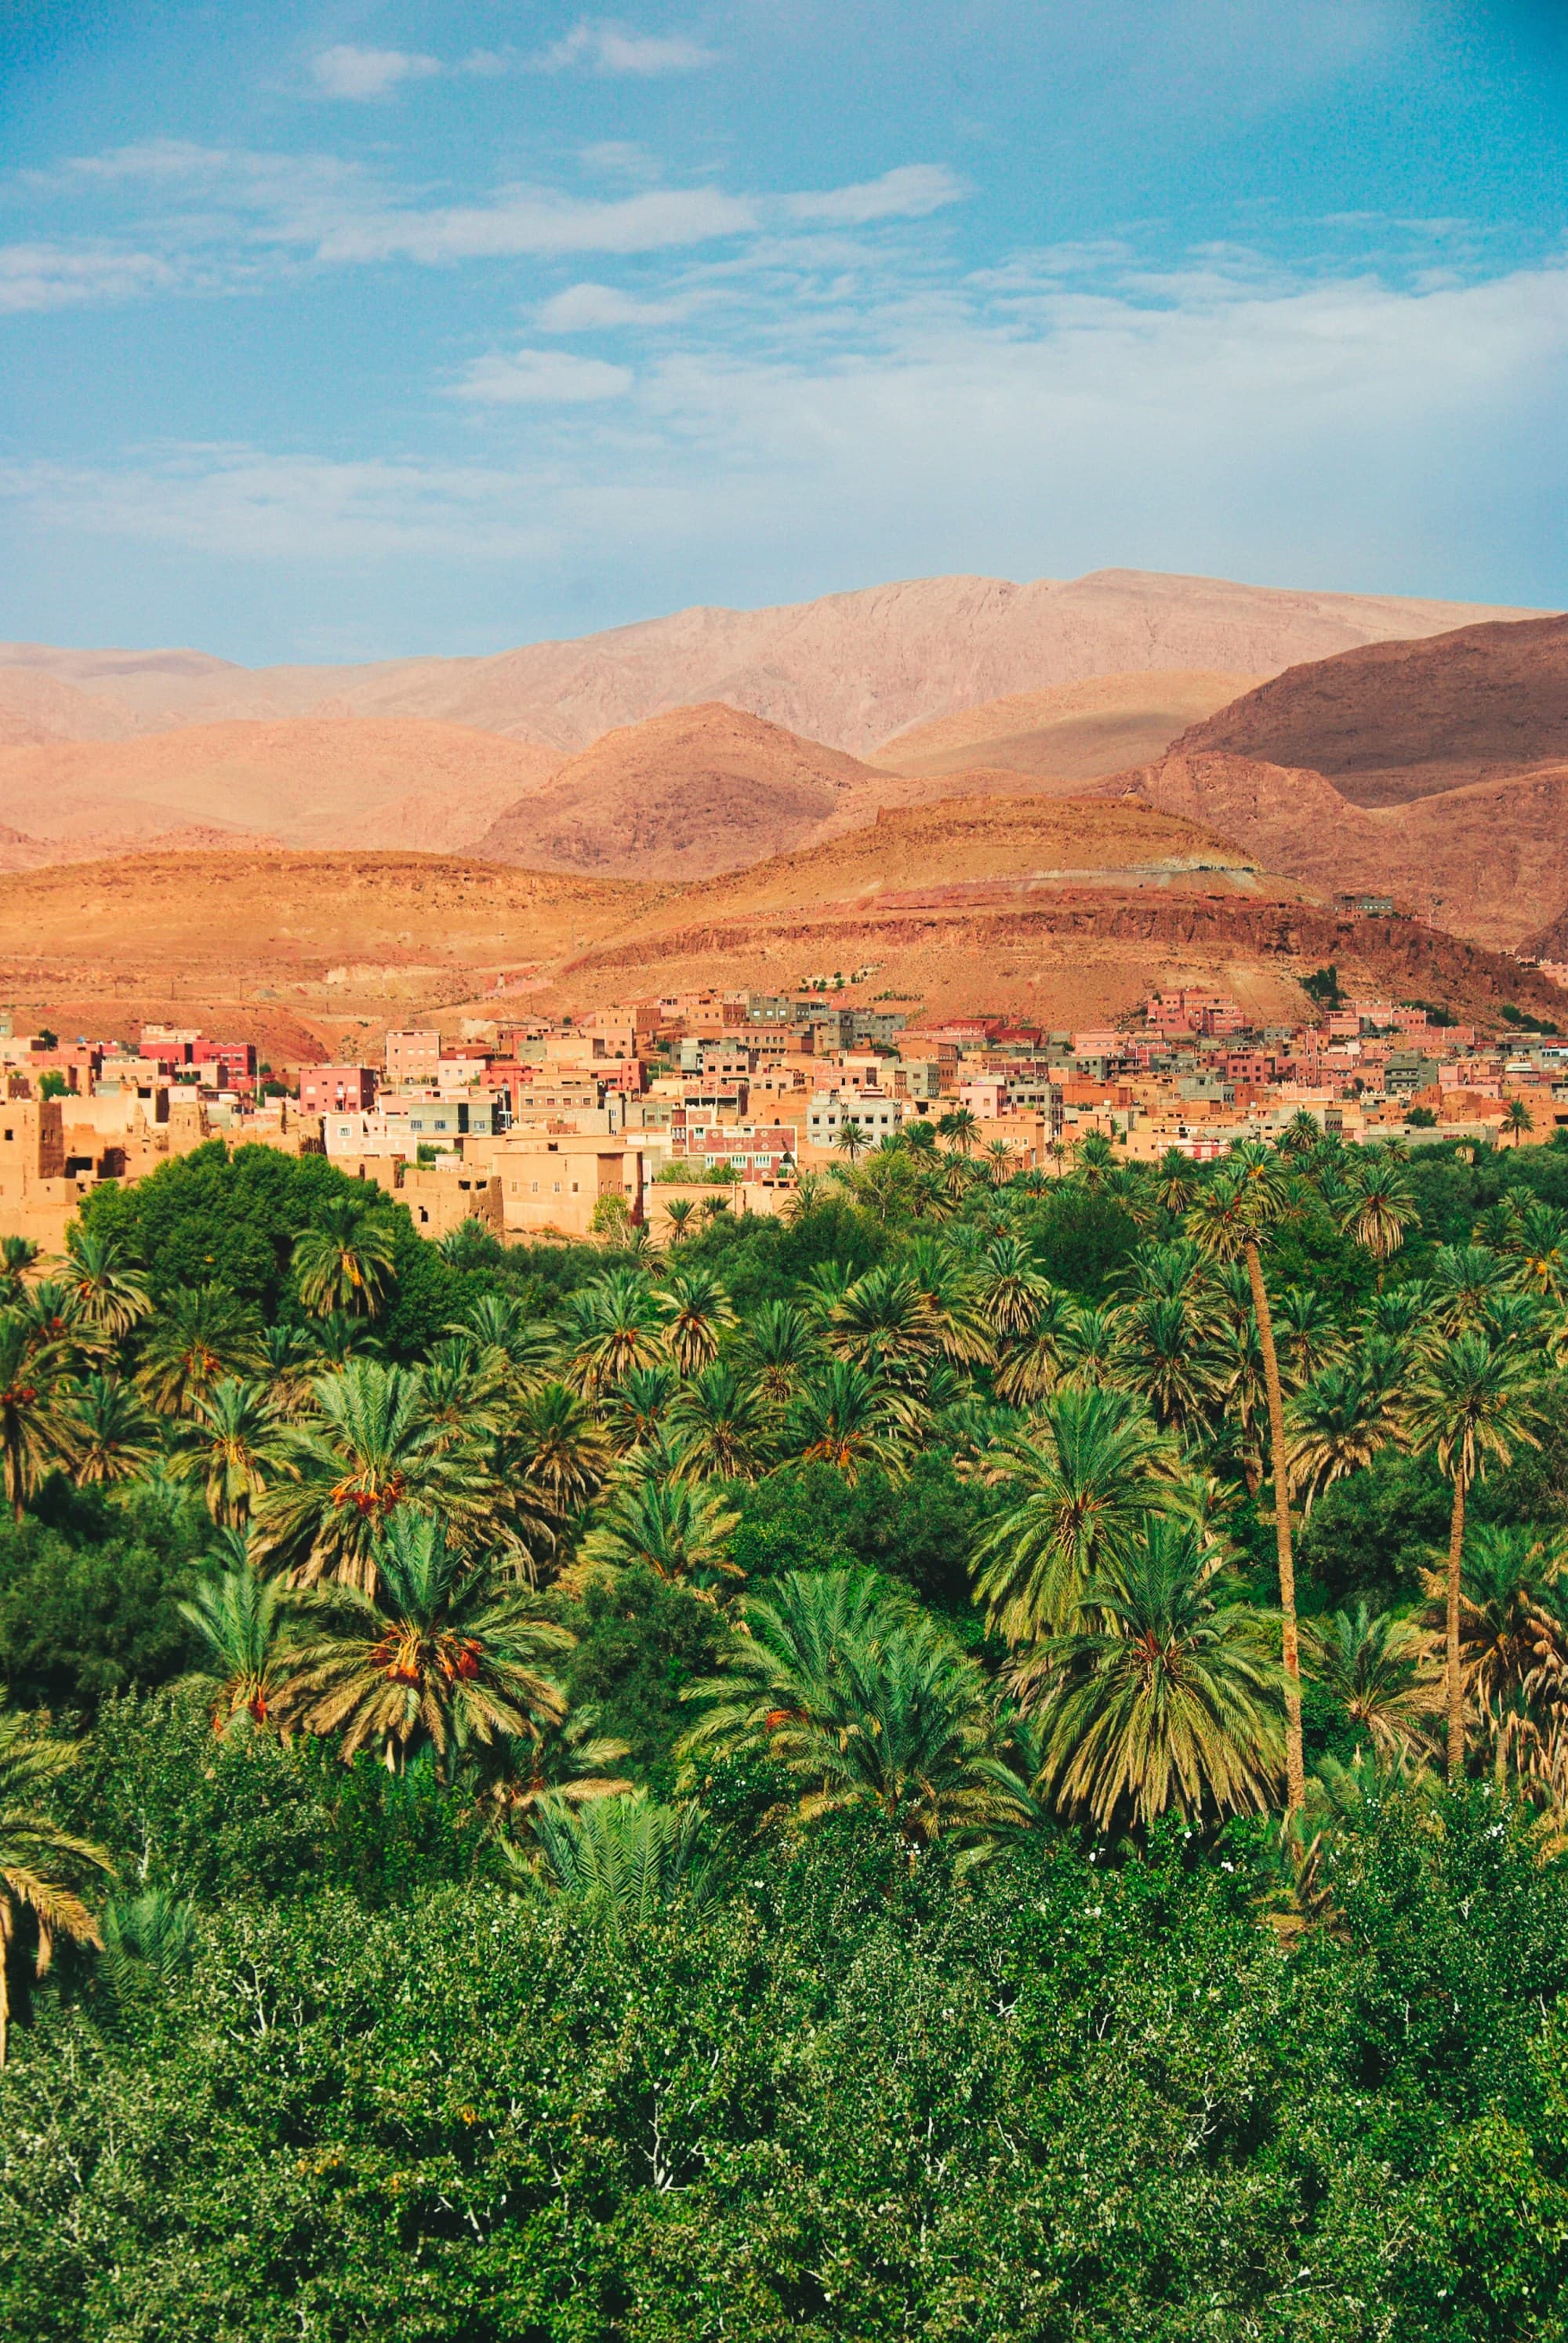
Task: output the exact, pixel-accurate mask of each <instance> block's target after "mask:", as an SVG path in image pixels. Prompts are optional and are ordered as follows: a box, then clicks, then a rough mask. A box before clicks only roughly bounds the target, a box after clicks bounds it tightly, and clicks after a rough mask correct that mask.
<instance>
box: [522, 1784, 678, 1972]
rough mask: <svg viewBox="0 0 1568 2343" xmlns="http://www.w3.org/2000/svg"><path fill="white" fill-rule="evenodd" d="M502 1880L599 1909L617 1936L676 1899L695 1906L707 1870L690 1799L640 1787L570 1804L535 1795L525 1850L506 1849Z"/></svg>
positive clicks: (642, 1923)
mask: <svg viewBox="0 0 1568 2343" xmlns="http://www.w3.org/2000/svg"><path fill="white" fill-rule="evenodd" d="M506 1852H507V1854H508V1855H510V1857H511V1860H510V1862H509V1863H508V1882H509V1884H510V1885H512V1886H513V1887H515V1888H516V1889H517V1890H518V1892H519V1893H520V1894H525V1895H527V1894H534V1895H538V1894H544V1895H548V1896H559V1897H561V1898H562V1899H563V1900H565V1901H567V1902H569V1903H573V1904H578V1905H583V1906H588V1908H589V1909H592V1910H597V1911H599V1912H602V1913H603V1914H604V1915H605V1916H606V1917H607V1918H608V1922H609V1924H610V1926H611V1928H612V1929H613V1931H614V1932H615V1934H616V1935H617V1936H622V1935H624V1934H625V1933H626V1931H627V1930H628V1929H629V1928H632V1927H639V1926H647V1924H648V1922H649V1921H653V1920H658V1919H659V1918H661V1917H663V1916H664V1915H665V1914H667V1913H668V1911H669V1910H670V1908H671V1906H674V1905H675V1904H676V1903H677V1902H680V1903H685V1904H687V1905H689V1906H701V1905H702V1904H703V1903H705V1902H706V1901H707V1900H708V1899H709V1895H710V1893H711V1888H712V1884H713V1879H714V1873H713V1869H712V1865H711V1860H710V1857H709V1851H708V1849H707V1848H706V1846H705V1845H704V1843H703V1839H702V1815H701V1812H700V1810H699V1807H697V1806H696V1805H692V1804H687V1805H681V1806H661V1805H657V1804H656V1803H655V1801H654V1800H653V1799H652V1798H651V1797H650V1796H649V1795H648V1792H647V1791H646V1790H644V1789H631V1788H630V1786H629V1785H628V1792H627V1795H624V1796H621V1797H615V1798H607V1799H602V1800H598V1801H596V1802H595V1803H594V1804H593V1805H580V1806H579V1805H570V1804H568V1803H567V1802H566V1801H565V1800H564V1799H556V1798H547V1799H542V1800H541V1801H540V1802H539V1805H538V1808H537V1809H536V1812H535V1815H534V1828H533V1845H531V1847H530V1848H529V1850H528V1854H527V1855H519V1854H518V1852H517V1851H516V1850H513V1849H510V1848H508V1849H507V1850H506Z"/></svg>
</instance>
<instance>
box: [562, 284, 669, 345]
mask: <svg viewBox="0 0 1568 2343" xmlns="http://www.w3.org/2000/svg"><path fill="white" fill-rule="evenodd" d="M710 298H711V296H708V295H703V294H700V293H683V294H678V295H677V296H675V297H673V298H672V299H669V300H664V301H639V300H638V299H637V298H636V297H635V296H634V295H632V294H630V293H622V292H620V291H618V289H617V287H615V286H613V285H568V287H567V289H566V291H565V292H564V293H557V294H554V295H552V297H551V298H550V299H549V300H548V301H546V302H544V303H543V304H542V305H541V307H539V308H538V309H537V310H536V311H535V312H534V323H535V325H536V326H538V327H539V329H540V331H541V332H543V333H547V334H591V333H596V332H598V331H599V330H600V329H601V328H602V327H615V326H668V325H674V324H675V323H676V322H677V321H678V320H679V319H680V318H682V317H691V316H692V315H693V314H694V312H695V311H696V310H697V309H699V307H701V306H702V304H703V302H704V301H705V300H706V299H710Z"/></svg>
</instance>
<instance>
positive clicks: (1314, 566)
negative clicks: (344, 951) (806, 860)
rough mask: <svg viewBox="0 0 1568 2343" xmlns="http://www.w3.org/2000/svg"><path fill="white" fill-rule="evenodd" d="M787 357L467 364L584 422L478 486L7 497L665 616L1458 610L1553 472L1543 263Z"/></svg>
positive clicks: (280, 480)
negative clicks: (1114, 575) (1131, 597)
mask: <svg viewBox="0 0 1568 2343" xmlns="http://www.w3.org/2000/svg"><path fill="white" fill-rule="evenodd" d="M961 289H962V288H960V290H961ZM779 339H780V347H781V348H784V349H785V350H786V354H785V355H782V356H773V357H768V356H758V355H748V354H747V353H746V352H745V351H743V350H741V349H739V348H735V347H715V348H712V349H709V350H700V349H694V350H693V349H689V350H685V351H682V352H681V353H680V354H678V355H677V356H674V357H668V358H666V359H663V360H662V361H660V362H658V363H657V364H652V365H648V367H644V368H641V369H639V372H638V378H637V379H636V380H635V381H630V380H628V378H627V377H626V376H625V375H624V374H623V372H622V370H621V369H619V368H616V367H603V368H602V371H600V370H596V367H595V362H593V361H584V360H577V359H573V358H571V357H568V356H567V355H566V354H563V353H560V352H538V351H531V352H522V353H518V354H515V355H514V356H513V357H509V358H503V357H495V358H492V359H489V360H482V361H479V362H478V364H477V367H474V368H471V369H470V372H469V377H468V380H469V382H471V383H479V382H481V381H482V380H483V375H482V373H481V369H482V368H484V367H489V368H490V369H492V377H491V378H492V381H493V382H494V383H495V384H497V385H499V384H500V383H501V382H502V380H503V377H502V376H501V374H500V372H499V369H500V368H501V367H510V368H512V369H514V370H515V371H514V376H513V379H514V380H515V382H517V383H518V384H519V385H520V386H521V387H520V388H518V389H517V390H515V391H514V392H513V393H512V394H511V395H512V396H514V397H519V398H522V399H523V400H525V401H527V402H528V403H529V404H532V405H536V406H537V405H538V404H539V402H540V398H541V395H543V396H545V397H548V398H549V399H551V400H555V401H562V400H563V399H565V400H566V402H567V405H568V407H569V417H570V419H569V423H567V422H566V419H565V415H564V414H563V418H562V420H563V427H562V428H559V429H558V428H556V427H555V425H554V420H553V418H552V417H549V416H548V413H546V412H545V411H544V410H543V408H542V407H541V411H540V412H539V414H538V417H537V418H536V417H530V418H529V423H528V429H527V431H526V433H523V434H517V433H516V431H515V426H514V425H513V424H512V423H511V422H509V421H508V417H507V414H506V406H507V404H508V400H507V399H506V398H505V397H500V398H498V403H497V405H496V406H495V408H494V411H493V415H492V417H491V418H490V422H489V429H490V432H491V435H492V437H491V444H492V446H494V447H498V448H499V447H503V446H506V447H510V448H511V449H512V450H514V451H515V452H513V453H511V454H509V455H508V456H506V457H502V456H499V455H498V457H497V458H496V460H495V461H494V462H493V463H491V464H489V465H487V466H479V465H469V464H455V463H443V462H441V461H438V460H436V459H434V458H429V459H425V460H410V461H408V462H405V463H395V462H390V461H387V460H384V459H378V460H372V461H367V462H363V463H346V462H327V461H317V460H314V459H309V458H296V457H279V456H272V455H268V454H266V453H265V452H258V451H254V450H246V449H242V450H230V449H217V450H212V449H192V450H187V451H184V452H182V453H179V454H177V455H176V456H173V457H171V458H168V459H167V460H166V461H164V462H161V463H155V462H150V461H147V460H146V459H142V458H137V459H132V460H130V461H128V462H127V463H126V466H125V467H124V468H121V469H118V470H116V469H111V468H105V469H100V470H89V469H83V470H80V471H77V472H66V471H63V470H59V469H53V470H51V469H48V468H36V469H35V470H34V471H32V472H22V471H19V470H14V471H12V472H11V473H10V474H9V475H7V476H4V477H3V478H0V488H5V489H7V490H8V491H9V493H10V495H11V496H12V497H13V498H15V500H17V501H18V502H19V503H21V504H23V505H25V506H26V507H27V508H29V510H30V512H31V514H32V516H33V517H34V518H35V519H36V520H37V521H38V522H39V524H40V525H41V526H42V527H44V528H47V529H49V530H51V531H54V532H56V533H60V532H70V533H72V534H73V535H78V536H79V535H83V534H85V535H89V536H96V537H99V538H117V539H138V538H139V539H145V540H146V541H150V542H162V543H167V544H176V545H182V546H186V547H187V548H194V549H196V550H199V551H200V552H202V553H203V554H204V555H210V556H212V557H213V558H220V559H222V560H224V561H226V562H244V561H246V560H247V559H259V560H271V559H275V558H286V559H288V560H289V561H290V562H292V563H293V564H295V565H296V566H297V568H299V571H300V577H301V579H302V580H306V579H307V578H308V575H309V566H310V565H311V564H312V563H320V564H323V565H327V564H331V563H334V562H339V561H342V560H344V559H350V558H352V559H363V560H366V561H375V560H377V559H383V558H386V559H392V558H397V559H402V558H405V557H407V556H413V555H417V556H419V557H420V558H426V557H427V558H429V559H430V560H431V561H434V562H437V563H446V562H450V563H451V564H452V565H454V574H457V572H460V570H461V567H462V564H463V563H464V562H465V561H466V560H467V559H468V558H484V559H486V560H497V561H502V562H511V563H514V564H520V565H525V568H524V569H523V570H519V572H518V578H519V584H521V583H523V582H525V580H526V575H527V571H526V565H528V564H531V563H536V562H538V563H544V564H546V565H547V567H548V565H550V564H559V563H563V562H564V563H569V564H570V565H571V574H573V575H576V576H581V575H587V574H593V573H598V574H599V575H602V576H604V577H606V578H614V580H615V591H616V595H617V598H618V599H621V600H622V607H624V598H625V597H627V596H628V595H631V594H633V593H636V594H640V595H641V596H642V598H644V599H645V601H646V604H647V607H648V608H650V609H654V608H663V607H668V600H669V598H671V596H672V595H673V594H676V593H678V592H679V591H681V590H682V589H683V588H686V589H688V590H689V587H690V585H691V584H693V583H697V582H699V581H701V580H706V585H705V587H704V588H703V590H705V591H706V592H707V593H708V594H709V596H715V595H729V596H731V597H734V596H736V595H737V594H738V593H739V597H740V598H745V588H746V581H748V580H750V579H759V580H761V581H762V582H763V585H764V590H765V591H766V590H767V589H768V587H769V584H771V586H772V587H773V588H777V587H778V585H779V583H780V582H781V581H782V580H784V579H786V578H790V577H799V578H818V579H828V578H860V579H865V580H868V581H869V580H870V579H873V578H877V577H879V576H881V577H895V576H911V575H919V574H921V572H922V571H930V570H932V569H949V570H950V569H953V568H983V569H987V570H990V571H991V572H992V573H995V572H997V571H999V570H1000V571H1002V572H1003V573H1004V574H1010V575H1013V576H1032V575H1037V574H1039V573H1040V571H1041V570H1045V571H1048V572H1050V574H1053V575H1057V576H1061V575H1069V574H1071V571H1072V570H1073V569H1074V568H1085V569H1087V568H1097V567H1103V566H1105V565H1106V564H1108V563H1113V562H1125V563H1128V564H1129V565H1131V566H1139V567H1146V568H1184V569H1186V570H1189V571H1192V570H1207V571H1208V572H1210V573H1211V574H1216V575H1230V576H1232V577H1238V576H1239V577H1252V578H1260V577H1261V578H1269V577H1273V578H1282V577H1284V578H1290V577H1292V575H1293V577H1294V578H1295V579H1296V580H1297V581H1298V582H1300V583H1303V584H1312V585H1322V586H1328V585H1336V584H1337V585H1354V584H1358V583H1360V584H1362V585H1367V586H1371V585H1374V584H1382V586H1384V587H1386V588H1390V589H1392V590H1399V588H1401V587H1403V588H1404V590H1408V591H1421V590H1426V591H1442V590H1448V591H1464V590H1466V589H1467V584H1468V581H1467V580H1466V578H1465V576H1464V565H1465V562H1466V560H1467V558H1471V557H1472V556H1473V559H1474V562H1475V565H1476V568H1477V570H1478V571H1480V570H1481V568H1482V565H1483V563H1486V564H1490V565H1491V568H1492V574H1493V575H1495V574H1496V570H1497V548H1498V544H1499V540H1500V537H1502V536H1503V535H1505V533H1506V529H1507V528H1508V527H1509V526H1511V525H1512V522H1513V519H1514V518H1518V519H1520V520H1522V521H1523V522H1526V523H1529V522H1530V521H1531V515H1530V513H1529V512H1528V511H1527V510H1526V508H1524V507H1523V505H1522V504H1521V501H1520V499H1521V497H1522V496H1523V494H1524V491H1523V489H1522V488H1520V485H1519V474H1518V468H1517V464H1516V461H1515V458H1514V457H1513V444H1514V443H1515V442H1517V441H1519V440H1521V439H1523V440H1525V441H1527V442H1530V443H1531V444H1536V445H1539V446H1540V447H1541V448H1542V449H1543V468H1541V470H1540V474H1539V478H1538V479H1537V481H1536V482H1535V483H1534V485H1533V488H1532V489H1531V491H1530V493H1531V495H1532V496H1533V497H1534V498H1536V499H1537V501H1539V500H1540V499H1542V498H1545V499H1548V500H1549V499H1550V498H1552V497H1553V496H1554V495H1555V494H1557V493H1558V492H1559V488H1560V483H1561V479H1562V463H1561V458H1560V455H1558V454H1557V453H1555V452H1553V453H1551V454H1550V456H1548V454H1547V452H1546V451H1547V450H1548V449H1549V448H1550V447H1551V442H1550V440H1549V439H1548V438H1547V437H1546V436H1545V434H1546V431H1547V422H1546V418H1547V417H1549V416H1550V415H1551V414H1552V413H1553V412H1554V411H1555V410H1554V406H1553V401H1554V397H1555V391H1556V386H1557V384H1558V383H1559V382H1560V380H1561V377H1562V374H1563V368H1564V366H1565V364H1568V268H1565V267H1561V266H1558V267H1541V268H1534V269H1523V270H1518V271H1515V272H1513V273H1512V274H1511V275H1508V276H1506V277H1497V278H1494V279H1492V280H1490V281H1488V282H1484V283H1478V284H1472V285H1469V286H1466V287H1460V288H1452V287H1450V288H1444V289H1442V290H1439V291H1435V292H1428V293H1418V292H1411V291H1408V290H1393V289H1391V288H1390V287H1387V286H1384V285H1382V284H1380V283H1378V282H1377V281H1375V280H1373V279H1372V278H1357V279H1348V280H1336V281H1332V282H1322V283H1315V284H1306V285H1298V286H1295V287H1292V288H1290V289H1289V290H1287V291H1284V292H1276V291H1275V290H1273V289H1272V288H1271V287H1270V288H1266V289H1264V290H1262V291H1260V290H1258V289H1257V287H1256V286H1255V285H1254V284H1252V283H1251V282H1246V281H1239V282H1238V283H1237V285H1236V286H1235V287H1234V288H1232V289H1231V290H1229V291H1227V290H1226V289H1224V288H1223V287H1220V288H1219V289H1216V284H1215V279H1214V277H1213V273H1212V271H1211V269H1203V270H1200V271H1197V272H1195V273H1194V276H1193V277H1192V280H1191V287H1190V288H1189V289H1188V290H1187V291H1186V292H1185V293H1178V294H1175V295H1173V296H1172V297H1168V298H1166V299H1164V300H1162V301H1161V302H1160V303H1158V304H1151V303H1149V302H1147V301H1141V300H1138V299H1134V298H1131V297H1126V296H1119V295H1117V294H1115V293H1113V292H1100V293H1096V292H1076V291H1065V292H1061V293H1060V294H1059V295H1058V296H1057V297H1055V298H1054V299H1053V300H1051V301H1049V302H1047V303H1046V304H1045V305H1043V306H1042V307H1041V309H1040V312H1039V313H1038V314H1034V315H1031V316H1030V318H1029V319H1028V321H1027V323H1020V320H1019V319H1018V317H1016V315H1014V314H1013V312H1012V311H1011V310H1010V309H1008V310H1006V311H1003V312H1001V313H1000V314H998V313H996V312H994V311H992V310H991V309H990V307H988V306H987V304H986V302H985V300H984V299H983V298H980V297H973V298H971V300H970V307H969V308H968V309H967V310H966V309H965V308H964V307H963V306H962V304H961V303H955V302H954V301H952V300H951V299H949V300H948V301H947V302H946V304H945V306H944V305H942V304H936V303H933V304H932V305H931V306H930V307H929V308H927V309H923V310H922V309H920V307H918V306H917V305H915V304H913V303H911V304H910V305H908V307H907V308H905V309H902V310H900V311H899V312H898V313H897V314H894V313H893V312H891V311H890V313H889V314H888V316H887V317H884V318H883V319H882V321H881V323H880V325H879V327H878V329H877V331H876V332H875V333H870V332H867V333H866V334H865V335H863V336H862V338H861V340H860V342H859V345H858V346H856V347H838V346H832V347H828V348H827V349H826V350H825V352H824V353H822V354H818V355H813V356H810V357H808V358H801V357H798V356H794V355H790V354H789V353H788V347H787V343H786V337H783V336H782V335H781V336H780V337H779ZM563 361H564V363H565V364H566V366H567V367H568V368H570V369H571V372H570V374H569V375H567V374H562V373H560V372H559V371H558V366H559V364H560V363H561V362H563ZM585 366H586V367H588V368H589V371H588V373H586V374H585V373H584V372H582V371H581V369H582V368H583V367H585ZM552 367H554V368H556V369H557V370H556V371H554V372H553V374H552V372H551V371H550V369H551V368H552ZM568 381H573V382H575V383H576V384H577V385H578V401H579V402H580V403H578V404H577V405H576V406H575V407H572V406H570V402H569V397H568V394H567V393H566V390H565V386H566V385H567V384H568ZM552 384H553V387H550V386H551V385H552ZM589 390H591V391H592V393H593V396H592V397H587V398H585V397H584V396H583V394H584V393H586V392H588V391H589ZM601 394H602V403H601ZM459 395H462V394H461V393H460V394H459ZM473 395H474V396H475V397H477V398H479V399H481V400H483V399H486V398H487V397H496V396H497V394H496V393H495V392H490V393H487V392H485V391H484V390H482V389H479V390H477V391H476V392H475V393H474V394H473ZM508 435H510V436H508ZM516 451H526V452H516ZM1532 525H1533V524H1532ZM759 548H762V550H761V551H759ZM1522 566H1523V564H1522ZM676 568H678V570H679V577H678V582H672V572H673V571H674V570H675V569H676ZM1369 568H1374V569H1375V570H1376V572H1377V573H1378V574H1377V575H1376V576H1372V575H1369ZM324 574H325V573H324ZM1434 574H1436V575H1438V576H1441V577H1442V578H1446V579H1447V580H1448V581H1450V582H1449V583H1448V584H1447V585H1442V584H1434V583H1433V582H1432V580H1433V578H1434ZM302 590H304V589H303V588H302ZM1469 590H1474V591H1478V590H1483V588H1482V586H1481V582H1480V578H1477V579H1476V581H1475V583H1474V585H1473V586H1470V587H1469Z"/></svg>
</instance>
